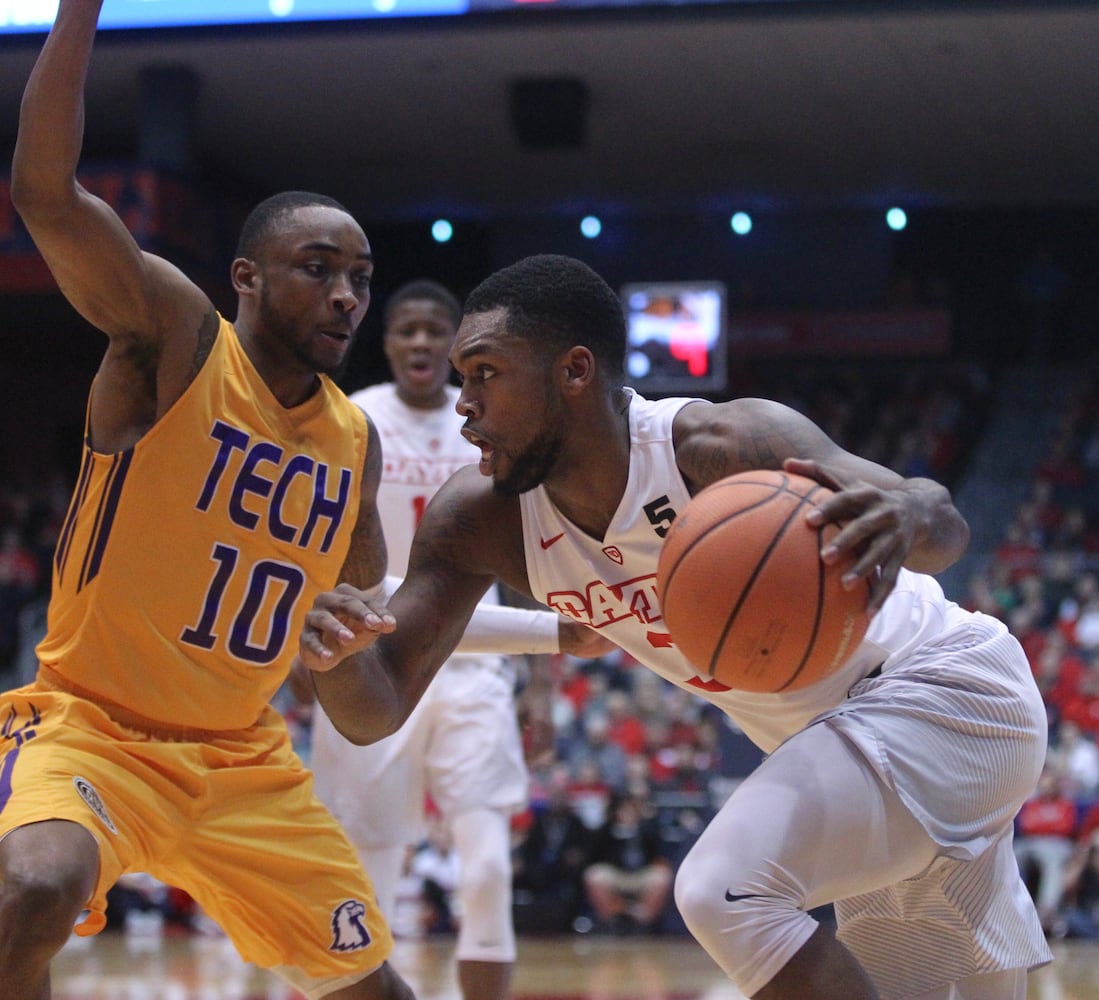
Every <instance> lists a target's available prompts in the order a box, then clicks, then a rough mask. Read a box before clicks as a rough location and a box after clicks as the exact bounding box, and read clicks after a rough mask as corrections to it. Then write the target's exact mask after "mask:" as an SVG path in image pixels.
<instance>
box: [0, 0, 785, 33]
mask: <svg viewBox="0 0 1099 1000" xmlns="http://www.w3.org/2000/svg"><path fill="white" fill-rule="evenodd" d="M796 2H799V0H105V2H104V4H103V11H102V13H101V14H100V18H99V26H100V28H104V29H111V28H124V29H137V28H181V27H188V26H194V27H200V26H210V27H213V26H217V25H227V24H238V25H239V24H276V23H279V22H295V21H296V22H302V21H348V20H363V19H367V18H385V17H430V16H447V15H459V14H481V13H499V12H502V11H508V10H519V9H535V8H538V9H542V10H547V9H552V8H562V9H564V8H572V9H575V8H581V7H582V8H600V7H603V8H622V7H670V6H675V7H680V8H682V7H690V6H713V5H716V4H731V3H739V4H749V5H753V6H765V5H775V4H790V3H796ZM56 14H57V0H0V35H3V34H13V33H19V32H44V31H48V30H49V27H50V25H51V24H52V23H53V19H54V17H55V15H56Z"/></svg>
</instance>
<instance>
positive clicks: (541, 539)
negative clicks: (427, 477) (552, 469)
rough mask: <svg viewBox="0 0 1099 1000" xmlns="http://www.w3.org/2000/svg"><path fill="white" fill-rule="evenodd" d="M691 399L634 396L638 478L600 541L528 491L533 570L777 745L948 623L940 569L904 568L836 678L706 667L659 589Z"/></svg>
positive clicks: (644, 657)
mask: <svg viewBox="0 0 1099 1000" xmlns="http://www.w3.org/2000/svg"><path fill="white" fill-rule="evenodd" d="M691 402H693V400H691V399H665V400H660V401H657V402H653V401H650V400H647V399H644V398H642V397H641V396H638V395H636V394H634V395H633V398H632V401H631V403H630V472H629V481H628V483H627V486H626V492H625V494H624V495H623V497H622V502H621V503H620V504H619V507H618V510H617V511H616V512H615V515H614V518H613V519H612V521H611V524H610V527H609V528H608V529H607V534H606V537H605V538H604V539H603V541H597V540H596V539H594V538H592V537H591V536H590V535H588V534H586V533H585V532H583V531H582V530H580V529H579V528H578V527H576V525H574V524H572V523H571V522H570V521H568V520H567V519H566V518H565V517H564V516H563V515H562V514H561V513H560V511H558V510H557V508H556V507H554V506H553V504H552V503H551V502H550V500H549V498H548V496H547V495H546V492H545V490H544V489H542V488H538V489H535V490H532V491H531V492H529V493H525V494H523V495H522V496H521V498H520V500H521V504H522V512H523V544H524V547H525V549H526V553H527V574H528V577H529V579H530V585H531V588H532V591H533V593H534V596H535V597H536V598H537V599H538V600H540V601H543V602H544V603H546V604H547V605H549V606H550V607H551V608H553V609H554V610H555V611H558V612H560V613H561V614H564V615H568V616H569V617H571V618H575V619H576V620H577V621H581V622H584V624H586V625H590V626H592V627H593V628H595V629H598V630H599V631H600V632H602V633H604V634H605V635H606V636H607V638H609V639H610V640H611V641H613V642H615V643H617V644H618V645H619V646H621V647H622V648H623V649H624V650H626V651H627V652H628V653H629V654H630V655H631V656H633V657H634V658H635V659H637V660H638V661H639V662H641V663H643V664H645V666H647V667H649V668H650V669H652V670H654V671H655V672H656V673H658V674H660V675H661V676H663V677H665V678H667V679H668V680H669V681H671V682H672V683H673V684H677V685H679V686H680V687H682V688H686V689H687V690H688V691H692V692H694V693H695V694H698V695H701V696H702V697H703V698H706V699H707V700H709V701H711V702H712V703H713V704H714V705H716V706H717V707H718V708H720V709H722V711H724V712H726V713H727V714H728V715H729V716H730V717H731V718H732V719H733V721H734V722H735V723H736V724H737V725H738V726H739V727H740V728H741V729H742V730H743V731H744V733H745V734H746V735H747V736H748V737H749V738H750V739H751V740H752V741H753V742H754V743H755V744H756V745H757V746H759V747H760V748H761V749H763V750H765V751H767V752H770V751H772V750H774V748H775V747H777V746H778V745H779V744H780V743H781V742H782V741H783V740H785V739H786V738H788V737H789V736H790V735H792V734H793V733H795V732H797V731H798V730H800V729H803V728H804V727H805V726H806V724H808V723H809V722H810V721H811V720H812V719H814V718H815V717H816V716H818V715H819V714H820V713H821V712H823V711H826V710H827V709H830V708H833V707H835V706H836V705H838V704H840V703H841V702H842V701H843V700H844V699H845V698H846V697H847V693H848V691H849V690H850V689H851V687H852V685H854V684H855V683H856V682H857V681H859V680H861V679H862V678H863V677H864V676H866V674H867V673H869V672H870V671H871V670H872V669H873V668H874V667H876V666H878V665H879V664H881V663H883V661H887V660H889V659H890V658H891V657H898V656H903V655H904V653H905V652H906V651H907V650H911V649H913V648H915V647H916V646H919V645H920V644H922V643H923V642H924V641H926V640H927V638H929V637H930V636H932V635H934V634H936V633H938V632H939V631H941V630H942V629H943V627H944V626H945V624H946V621H947V616H948V609H949V602H948V601H947V600H946V598H945V597H944V596H943V592H942V589H941V588H940V587H939V585H938V583H937V582H936V581H935V580H934V579H933V578H932V577H929V576H924V575H922V574H916V573H909V572H907V571H904V570H902V571H901V574H900V579H899V580H898V581H897V586H896V588H895V589H894V591H893V593H892V594H891V595H890V597H889V600H888V601H887V602H886V605H885V607H884V608H883V609H882V610H881V611H880V612H879V613H878V614H877V615H876V616H875V618H874V620H873V622H872V623H871V625H870V628H869V630H868V632H867V635H866V638H865V640H864V641H863V643H862V645H861V646H860V647H859V648H858V649H857V650H856V651H855V653H854V654H853V655H852V656H851V658H850V659H849V660H848V661H847V663H845V664H844V666H843V667H842V668H841V669H840V670H838V671H837V672H836V673H834V674H833V675H832V676H831V677H828V678H826V679H825V680H823V681H820V682H819V683H817V684H815V685H812V686H811V687H808V688H803V689H802V690H800V691H793V692H783V693H780V694H753V693H747V692H744V691H730V690H729V689H728V688H726V687H725V686H724V685H722V684H720V683H718V682H716V681H714V680H712V679H710V678H705V677H701V676H699V674H698V671H697V670H696V669H695V668H694V667H693V666H692V665H691V664H690V663H689V662H688V661H687V659H686V658H685V657H684V656H683V654H682V653H681V652H680V651H679V650H678V649H677V648H676V646H675V644H674V643H673V642H672V639H671V636H670V635H669V634H668V630H667V628H666V626H665V625H664V621H663V617H662V615H661V612H660V606H659V603H658V601H657V596H656V564H657V559H658V557H659V554H660V548H661V546H662V544H663V539H664V536H665V535H666V534H667V532H668V528H669V527H670V525H671V523H672V521H673V519H674V518H675V517H676V515H677V514H678V513H679V512H680V511H681V510H683V508H684V507H685V506H686V505H687V502H688V501H689V500H690V494H689V493H688V491H687V487H686V484H685V483H684V482H683V476H682V474H681V473H680V471H679V467H678V465H677V464H676V459H675V451H674V448H673V446H672V421H673V420H674V419H675V416H676V414H677V413H678V412H679V411H680V410H681V409H682V408H683V407H684V406H685V405H686V404H688V403H691Z"/></svg>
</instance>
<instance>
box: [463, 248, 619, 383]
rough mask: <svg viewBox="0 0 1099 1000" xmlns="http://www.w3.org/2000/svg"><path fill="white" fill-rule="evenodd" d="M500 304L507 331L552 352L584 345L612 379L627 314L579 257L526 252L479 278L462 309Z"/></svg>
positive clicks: (484, 309)
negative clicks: (504, 312)
mask: <svg viewBox="0 0 1099 1000" xmlns="http://www.w3.org/2000/svg"><path fill="white" fill-rule="evenodd" d="M499 308H504V309H506V310H507V313H508V323H507V330H508V333H511V334H514V335H516V336H520V337H524V338H526V339H528V340H532V341H537V342H539V343H541V344H543V345H544V346H545V347H546V348H548V349H549V350H550V351H551V352H554V353H557V352H560V351H565V350H568V348H570V347H573V346H575V345H577V344H582V345H583V346H585V347H587V348H588V349H589V350H590V351H591V352H592V354H593V355H594V356H595V358H596V360H597V361H598V362H600V364H601V365H602V367H603V369H604V375H605V377H606V378H607V380H608V381H610V382H611V383H612V384H614V385H620V384H621V382H622V377H623V367H624V365H625V358H626V317H625V313H624V312H623V310H622V303H621V302H620V301H619V299H618V296H617V295H616V294H615V293H614V290H613V289H612V288H611V287H610V285H608V284H607V283H606V282H605V281H604V280H603V279H602V278H601V277H600V276H599V275H598V274H596V273H595V271H593V270H592V269H591V268H590V267H589V266H588V265H587V264H585V263H584V262H583V261H580V260H577V259H575V258H574V257H566V256H563V255H561V254H536V255H534V256H532V257H524V258H523V259H522V260H519V261H517V262H516V263H514V264H511V265H509V266H508V267H505V268H503V269H501V270H499V271H496V272H495V273H494V274H491V275H490V276H489V277H487V278H486V279H485V280H484V281H482V282H481V283H480V284H479V285H478V286H477V287H476V288H475V289H473V291H472V292H470V294H469V297H468V298H467V299H466V303H465V311H466V313H467V314H469V313H483V312H491V311H492V310H493V309H499Z"/></svg>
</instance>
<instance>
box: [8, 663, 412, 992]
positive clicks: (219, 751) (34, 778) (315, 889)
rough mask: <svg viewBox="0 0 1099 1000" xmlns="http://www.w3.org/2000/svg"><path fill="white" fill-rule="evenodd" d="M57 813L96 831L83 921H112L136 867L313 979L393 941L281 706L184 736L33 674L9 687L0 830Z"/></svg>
mask: <svg viewBox="0 0 1099 1000" xmlns="http://www.w3.org/2000/svg"><path fill="white" fill-rule="evenodd" d="M49 819H65V820H71V821H72V822H74V823H78V824H80V825H81V826H83V827H84V828H86V829H87V830H89V831H90V832H91V834H92V835H93V836H94V837H95V838H96V840H97V841H98V843H99V846H100V872H99V881H98V883H97V885H96V889H95V894H94V896H93V898H92V899H91V900H90V901H89V902H88V904H87V905H88V910H89V911H90V913H89V916H88V918H87V920H85V921H84V923H83V924H81V925H79V926H78V928H77V933H83V934H92V933H95V932H96V931H98V930H100V929H102V927H103V926H104V923H105V917H104V913H105V911H106V907H107V901H106V893H107V890H108V889H109V888H110V887H111V886H112V885H113V884H114V883H115V881H116V880H117V879H118V877H119V876H120V875H121V874H123V873H124V872H133V871H136V872H148V873H149V874H151V875H154V876H155V877H156V878H158V879H160V880H161V881H163V882H166V883H168V884H169V885H172V886H176V887H178V888H181V889H183V890H185V891H186V892H188V893H189V894H190V895H191V896H192V897H193V898H194V899H195V900H196V901H197V902H198V903H199V904H200V905H201V906H202V907H203V908H204V909H205V910H206V912H207V913H208V914H209V915H210V916H211V917H212V918H213V919H214V920H216V921H217V923H218V924H219V925H220V926H221V928H222V929H223V930H224V931H225V932H226V934H227V935H228V936H229V937H230V939H231V940H232V942H233V944H234V945H235V946H236V948H237V950H238V951H239V952H240V954H241V957H242V958H244V959H245V960H246V961H249V962H252V963H254V964H256V965H258V966H261V967H264V968H269V969H272V970H274V971H276V972H279V973H280V974H282V975H284V976H285V977H286V978H288V979H290V980H291V981H292V982H295V983H296V984H299V988H303V991H304V992H306V993H307V994H309V995H323V994H324V992H327V991H330V990H331V989H332V988H333V985H332V984H334V983H336V984H338V983H344V982H347V983H350V982H355V981H357V980H358V979H361V978H362V977H363V976H364V975H365V974H366V973H368V972H370V971H372V970H374V969H376V968H377V967H378V966H380V965H381V964H382V963H383V962H384V961H385V960H386V959H387V958H388V956H389V954H390V952H391V951H392V948H393V940H392V937H391V935H390V932H389V928H388V927H387V925H386V923H385V921H384V919H383V918H382V916H381V914H380V912H379V911H378V908H377V905H376V903H375V899H374V890H373V887H372V886H371V884H370V880H369V878H368V877H367V875H366V873H365V872H364V871H363V869H362V866H361V864H360V862H359V861H358V858H357V856H356V853H355V851H354V849H353V848H352V847H351V845H350V843H349V841H348V840H347V837H346V836H345V835H344V833H343V831H342V829H341V828H340V827H339V825H338V824H337V823H336V821H335V820H334V819H333V818H332V816H331V814H330V813H329V812H328V810H327V809H326V808H325V807H324V806H323V805H322V804H321V802H320V800H319V799H317V797H316V796H315V795H314V794H313V779H312V774H311V773H310V772H309V771H308V770H307V769H306V768H305V767H304V766H303V764H302V762H301V760H300V759H299V758H298V756H297V755H296V754H295V753H294V752H293V750H292V749H291V746H290V739H289V735H288V733H287V730H286V726H285V724H284V722H283V720H282V717H281V716H280V715H279V714H278V713H277V712H276V711H275V710H273V709H270V708H269V709H267V711H266V712H265V713H264V715H263V716H262V717H261V719H260V720H259V722H257V724H256V725H255V726H253V727H252V728H250V729H248V730H244V731H238V732H231V733H216V734H204V736H203V738H201V739H199V738H196V737H195V735H194V734H187V738H186V739H175V738H172V735H171V734H169V733H165V732H163V731H145V730H144V729H135V728H133V727H130V726H123V725H121V724H119V723H118V722H116V721H114V720H113V719H112V718H110V717H109V716H108V715H107V714H106V713H105V712H104V711H103V710H102V709H101V708H100V707H99V706H97V705H95V704H93V703H92V702H89V701H87V700H85V699H82V698H78V697H75V696H73V695H71V694H68V693H65V692H60V691H54V690H47V689H45V688H42V687H40V686H37V685H35V684H31V685H28V686H27V687H23V688H20V689H18V690H16V691H9V692H6V693H4V694H0V838H2V837H4V836H6V835H7V834H8V833H10V832H11V831H12V830H14V829H16V828H17V827H20V826H24V825H26V824H28V823H35V822H39V821H42V820H49ZM318 984H327V987H326V988H325V987H322V988H321V989H319V990H317V989H315V987H316V986H317V985H318Z"/></svg>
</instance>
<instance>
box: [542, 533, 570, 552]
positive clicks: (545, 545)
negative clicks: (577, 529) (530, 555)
mask: <svg viewBox="0 0 1099 1000" xmlns="http://www.w3.org/2000/svg"><path fill="white" fill-rule="evenodd" d="M564 537H565V533H564V532H563V531H562V532H561V534H559V535H554V536H553V537H552V538H540V539H538V540H539V541H540V542H541V543H542V548H543V549H548V548H549V547H550V546H551V545H552V544H553V543H554V542H559V541H561V539H562V538H564Z"/></svg>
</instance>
